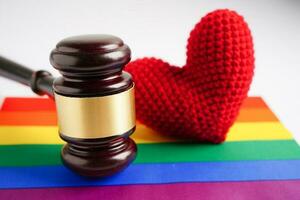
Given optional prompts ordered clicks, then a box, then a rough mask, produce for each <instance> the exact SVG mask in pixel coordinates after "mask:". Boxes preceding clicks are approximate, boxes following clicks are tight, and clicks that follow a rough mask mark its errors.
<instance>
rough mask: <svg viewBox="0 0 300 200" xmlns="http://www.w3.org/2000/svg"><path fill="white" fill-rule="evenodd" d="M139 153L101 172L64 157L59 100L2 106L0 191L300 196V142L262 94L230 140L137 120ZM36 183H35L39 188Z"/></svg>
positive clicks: (13, 194)
mask: <svg viewBox="0 0 300 200" xmlns="http://www.w3.org/2000/svg"><path fill="white" fill-rule="evenodd" d="M133 139H134V140H135V141H136V142H137V144H138V150H139V153H138V157H137V159H136V160H135V162H134V163H133V164H132V165H131V166H129V167H128V168H127V169H126V170H124V171H123V172H121V173H119V174H117V175H115V176H113V177H110V178H107V179H103V180H90V179H85V178H82V177H79V176H77V175H75V174H73V173H72V172H70V171H69V170H67V169H66V168H65V167H64V166H63V165H62V163H61V160H60V156H59V154H60V149H61V146H62V145H63V144H64V142H63V141H62V140H61V139H60V138H59V137H58V134H57V127H56V112H55V106H54V103H53V102H52V101H51V100H49V99H43V98H6V99H5V101H4V103H3V105H2V108H1V111H0V199H9V198H13V199H15V198H18V199H25V200H26V199H33V200H34V199H41V198H43V199H53V198H55V199H57V200H60V199H68V198H76V199H99V198H103V199H107V198H110V199H182V198H186V199H199V198H200V197H201V199H270V198H271V199H272V198H276V199H280V198H282V199H297V197H299V196H300V187H299V186H300V170H299V169H300V148H299V146H298V145H297V143H296V142H295V141H294V140H293V137H292V135H291V134H290V133H289V131H288V130H287V129H286V128H285V127H284V126H283V125H282V124H281V123H280V121H279V120H278V118H277V117H276V116H275V115H274V114H273V112H272V111H271V110H270V109H269V108H268V106H267V105H266V103H265V102H264V101H263V100H262V99H261V98H260V97H250V98H248V99H247V100H246V101H245V102H244V104H243V106H242V108H241V111H240V114H239V116H238V118H237V121H236V123H235V124H234V125H233V127H232V128H231V129H230V131H229V133H228V137H227V141H226V142H225V143H223V144H220V145H213V144H199V143H194V142H190V141H179V140H176V139H174V138H170V137H167V136H163V135H161V134H159V133H157V132H156V131H154V130H152V129H150V128H148V127H146V126H144V125H142V124H140V123H138V125H137V131H136V132H135V133H134V135H133ZM33 188H34V189H33Z"/></svg>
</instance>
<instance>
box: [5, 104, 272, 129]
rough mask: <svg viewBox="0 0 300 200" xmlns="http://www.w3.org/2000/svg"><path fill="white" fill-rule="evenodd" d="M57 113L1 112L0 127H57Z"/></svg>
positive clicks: (255, 115)
mask: <svg viewBox="0 0 300 200" xmlns="http://www.w3.org/2000/svg"><path fill="white" fill-rule="evenodd" d="M56 121H57V118H56V113H55V112H54V111H9V112H7V111H1V112H0V125H17V126H18V125H19V126H24V125H25V126H26V125H41V126H47V125H48V126H52V125H53V126H54V125H56ZM275 121H278V119H277V117H276V116H275V115H274V114H273V113H272V111H271V110H268V109H263V108H258V109H241V111H240V114H239V116H238V118H237V122H275Z"/></svg>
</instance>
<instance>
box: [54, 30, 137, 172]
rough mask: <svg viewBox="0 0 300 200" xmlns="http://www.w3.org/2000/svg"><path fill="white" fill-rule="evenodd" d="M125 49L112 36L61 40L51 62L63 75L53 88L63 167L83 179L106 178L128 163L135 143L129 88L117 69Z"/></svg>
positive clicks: (123, 61)
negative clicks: (63, 144)
mask: <svg viewBox="0 0 300 200" xmlns="http://www.w3.org/2000/svg"><path fill="white" fill-rule="evenodd" d="M129 61H130V49H129V47H128V46H127V45H126V44H124V43H123V41H122V40H121V39H120V38H118V37H114V36H111V35H83V36H75V37H69V38H66V39H64V40H62V41H60V42H59V43H58V44H57V45H56V48H55V49H54V50H53V51H52V52H51V55H50V62H51V64H52V65H53V66H54V68H55V69H57V70H59V72H60V73H61V74H62V77H59V78H57V79H56V80H55V81H54V84H53V89H54V96H55V102H56V109H57V114H58V127H59V134H60V137H61V138H62V139H63V140H64V141H66V142H67V144H66V145H65V146H64V147H63V149H62V153H61V155H62V160H63V163H64V164H65V165H66V166H67V167H69V168H70V169H72V170H73V171H75V172H77V173H78V174H80V175H83V176H91V177H105V176H109V175H112V174H114V173H116V172H118V171H120V170H122V169H124V168H125V167H126V166H128V164H130V163H131V162H132V161H133V160H134V158H135V156H136V151H137V149H136V144H135V143H134V141H133V140H132V139H130V137H129V136H130V135H131V134H132V133H133V132H134V130H135V107H134V84H133V81H132V79H131V76H130V74H128V73H126V72H124V71H122V69H123V67H124V65H125V64H126V63H128V62H129Z"/></svg>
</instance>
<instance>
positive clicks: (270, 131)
mask: <svg viewBox="0 0 300 200" xmlns="http://www.w3.org/2000/svg"><path fill="white" fill-rule="evenodd" d="M57 130H58V129H57V127H56V126H0V145H10V144H62V143H64V142H63V141H62V140H61V139H60V138H59V136H58V133H57ZM132 138H133V139H134V140H135V141H136V142H137V143H158V142H176V141H178V140H176V139H174V138H171V137H167V136H163V135H161V134H159V133H157V132H155V131H153V130H151V129H149V128H147V127H146V126H144V125H142V124H138V125H137V130H136V132H135V133H134V134H133V135H132ZM283 139H292V135H291V134H290V133H289V131H288V130H287V129H286V128H285V127H284V126H283V125H282V124H281V123H279V122H261V123H245V122H243V123H235V124H234V125H233V127H232V128H231V129H230V131H229V133H228V137H227V141H242V140H283Z"/></svg>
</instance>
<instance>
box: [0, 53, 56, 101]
mask: <svg viewBox="0 0 300 200" xmlns="http://www.w3.org/2000/svg"><path fill="white" fill-rule="evenodd" d="M0 75H1V76H3V77H5V78H8V79H11V80H14V81H16V82H19V83H22V84H24V85H27V86H29V87H31V89H32V91H33V92H35V93H37V94H38V95H44V94H46V95H48V96H49V97H51V98H53V90H52V85H53V81H54V77H53V76H52V75H51V74H50V73H49V72H47V71H44V70H39V71H33V70H31V69H29V68H27V67H25V66H23V65H21V64H19V63H16V62H14V61H12V60H10V59H8V58H5V57H2V56H0Z"/></svg>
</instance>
